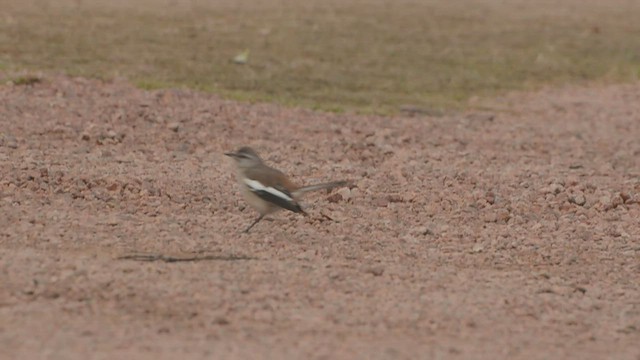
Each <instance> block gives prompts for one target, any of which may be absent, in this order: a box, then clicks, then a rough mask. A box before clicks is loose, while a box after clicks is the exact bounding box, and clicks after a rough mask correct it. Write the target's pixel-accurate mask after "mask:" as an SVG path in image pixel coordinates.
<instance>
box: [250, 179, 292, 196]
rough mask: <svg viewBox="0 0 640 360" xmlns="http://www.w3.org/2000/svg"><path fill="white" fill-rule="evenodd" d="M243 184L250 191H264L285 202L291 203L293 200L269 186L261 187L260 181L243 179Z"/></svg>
mask: <svg viewBox="0 0 640 360" xmlns="http://www.w3.org/2000/svg"><path fill="white" fill-rule="evenodd" d="M244 183H245V184H247V186H248V187H249V189H251V190H252V191H266V192H268V193H270V194H272V195H275V196H277V197H279V198H281V199H285V200H287V201H293V199H292V198H291V196H289V195H287V194H285V193H283V192H282V191H280V190H278V189H276V188H272V187H270V186H264V185H262V183H261V182H260V181H257V180H251V179H244Z"/></svg>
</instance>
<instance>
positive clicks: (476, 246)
mask: <svg viewBox="0 0 640 360" xmlns="http://www.w3.org/2000/svg"><path fill="white" fill-rule="evenodd" d="M483 251H484V245H482V244H480V243H477V244H474V245H473V247H472V248H471V253H473V254H477V253H481V252H483Z"/></svg>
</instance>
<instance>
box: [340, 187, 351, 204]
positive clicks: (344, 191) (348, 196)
mask: <svg viewBox="0 0 640 360" xmlns="http://www.w3.org/2000/svg"><path fill="white" fill-rule="evenodd" d="M337 193H338V194H340V196H342V199H344V200H345V201H349V199H351V197H352V194H351V190H350V189H349V188H347V187H344V188H341V189H339V190H338V191H337Z"/></svg>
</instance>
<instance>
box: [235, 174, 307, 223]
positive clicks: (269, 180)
mask: <svg viewBox="0 0 640 360" xmlns="http://www.w3.org/2000/svg"><path fill="white" fill-rule="evenodd" d="M246 175H247V176H246V178H245V179H244V184H245V185H246V186H247V187H248V188H249V190H251V192H252V193H254V194H256V195H257V196H258V197H260V198H261V199H263V200H265V201H268V202H270V203H272V204H274V205H277V206H279V207H281V208H283V209H287V210H290V211H293V212H296V213H304V210H302V207H300V204H298V202H297V201H296V199H295V197H294V196H293V195H292V193H291V192H292V191H293V190H295V188H296V187H295V185H293V184H292V183H291V182H290V181H288V180H287V178H286V176H285V175H284V174H283V173H281V172H280V171H278V170H276V169H273V168H267V167H264V168H262V169H260V170H259V171H247V173H246Z"/></svg>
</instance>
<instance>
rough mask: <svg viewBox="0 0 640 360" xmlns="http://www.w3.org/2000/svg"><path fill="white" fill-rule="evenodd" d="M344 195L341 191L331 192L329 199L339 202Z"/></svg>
mask: <svg viewBox="0 0 640 360" xmlns="http://www.w3.org/2000/svg"><path fill="white" fill-rule="evenodd" d="M342 200H343V198H342V195H340V194H339V193H335V194H331V195H330V196H329V197H328V198H327V201H328V202H330V203H337V202H340V201H342Z"/></svg>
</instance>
